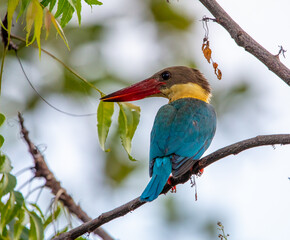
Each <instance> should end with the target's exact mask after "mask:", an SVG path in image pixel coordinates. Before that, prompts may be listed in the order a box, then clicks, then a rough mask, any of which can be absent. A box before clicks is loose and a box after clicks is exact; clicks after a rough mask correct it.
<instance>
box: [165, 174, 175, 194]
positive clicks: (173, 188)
mask: <svg viewBox="0 0 290 240" xmlns="http://www.w3.org/2000/svg"><path fill="white" fill-rule="evenodd" d="M167 183H168V184H169V185H170V186H172V176H170V177H169V178H168V180H167ZM170 191H171V192H172V193H176V186H172V188H171V190H170Z"/></svg>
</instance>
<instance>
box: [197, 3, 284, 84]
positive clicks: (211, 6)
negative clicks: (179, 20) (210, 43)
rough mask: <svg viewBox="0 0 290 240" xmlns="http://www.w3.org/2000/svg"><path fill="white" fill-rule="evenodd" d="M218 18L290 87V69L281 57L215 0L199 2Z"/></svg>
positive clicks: (243, 45) (233, 35)
mask: <svg viewBox="0 0 290 240" xmlns="http://www.w3.org/2000/svg"><path fill="white" fill-rule="evenodd" d="M199 1H200V2H201V3H202V4H203V5H204V6H205V7H206V8H207V9H208V10H209V11H210V12H211V14H212V15H213V16H214V17H215V18H216V20H217V22H218V23H219V24H220V25H222V26H223V27H224V28H225V29H226V30H227V31H228V32H229V34H230V35H231V37H232V38H233V39H234V40H235V41H236V43H237V44H238V45H239V46H240V47H243V48H244V49H245V50H246V51H247V52H249V53H251V54H252V55H254V56H255V57H256V58H258V59H259V60H260V61H261V62H262V63H264V64H265V65H266V66H267V67H268V69H269V70H271V71H272V72H273V73H275V74H276V75H277V76H279V77H280V78H281V79H282V80H283V81H284V82H285V83H287V84H288V85H289V86H290V69H288V68H287V67H286V66H285V65H284V64H283V63H281V62H280V60H279V55H273V54H271V53H270V52H268V51H267V50H266V49H265V48H264V47H262V46H261V45H260V44H259V43H257V42H256V41H255V40H254V39H253V38H252V37H251V36H250V35H249V34H247V33H246V32H245V31H244V30H243V29H242V28H241V27H240V26H239V25H238V24H237V23H236V22H235V21H234V20H233V19H232V18H231V17H230V16H229V15H228V14H227V13H226V12H225V10H224V9H223V8H222V7H221V6H220V5H219V4H218V3H217V2H216V1H215V0H199Z"/></svg>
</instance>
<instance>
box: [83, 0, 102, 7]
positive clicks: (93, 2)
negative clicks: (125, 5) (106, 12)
mask: <svg viewBox="0 0 290 240" xmlns="http://www.w3.org/2000/svg"><path fill="white" fill-rule="evenodd" d="M85 2H86V3H87V4H89V5H90V6H91V7H92V5H103V3H102V2H100V1H98V0H85Z"/></svg>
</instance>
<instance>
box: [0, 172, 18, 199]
mask: <svg viewBox="0 0 290 240" xmlns="http://www.w3.org/2000/svg"><path fill="white" fill-rule="evenodd" d="M15 186H16V177H15V176H13V175H12V174H10V173H4V174H3V176H2V179H1V180H0V199H1V197H2V196H4V195H6V194H7V193H9V192H11V191H12V190H13V189H14V188H15Z"/></svg>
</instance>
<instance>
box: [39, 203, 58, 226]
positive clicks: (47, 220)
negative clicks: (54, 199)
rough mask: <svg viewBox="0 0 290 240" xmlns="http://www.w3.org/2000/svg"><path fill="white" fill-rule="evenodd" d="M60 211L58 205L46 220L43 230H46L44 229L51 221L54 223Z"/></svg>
mask: <svg viewBox="0 0 290 240" xmlns="http://www.w3.org/2000/svg"><path fill="white" fill-rule="evenodd" d="M60 211H61V206H60V204H58V205H57V208H56V210H55V211H54V212H53V213H51V214H50V215H49V216H48V217H47V218H46V220H45V222H44V224H43V227H44V229H46V227H47V226H48V225H49V224H51V223H52V222H53V221H55V220H56V219H57V218H58V216H59V214H60Z"/></svg>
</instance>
